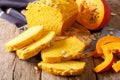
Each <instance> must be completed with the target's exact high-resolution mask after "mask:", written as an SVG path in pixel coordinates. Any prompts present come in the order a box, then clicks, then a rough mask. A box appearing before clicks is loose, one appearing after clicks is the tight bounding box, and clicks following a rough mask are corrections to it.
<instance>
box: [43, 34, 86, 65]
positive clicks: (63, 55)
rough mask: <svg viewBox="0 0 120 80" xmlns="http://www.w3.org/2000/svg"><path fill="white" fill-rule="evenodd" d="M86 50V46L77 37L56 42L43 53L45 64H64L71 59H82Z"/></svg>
mask: <svg viewBox="0 0 120 80" xmlns="http://www.w3.org/2000/svg"><path fill="white" fill-rule="evenodd" d="M84 49H85V44H84V43H83V42H81V41H80V40H79V39H78V38H76V36H72V37H69V38H67V39H64V40H60V41H56V42H55V43H54V45H53V46H51V47H50V48H47V49H44V50H42V51H41V57H42V60H43V62H49V63H54V62H62V61H68V60H71V59H80V58H81V57H82V55H83V54H82V53H83V51H84Z"/></svg>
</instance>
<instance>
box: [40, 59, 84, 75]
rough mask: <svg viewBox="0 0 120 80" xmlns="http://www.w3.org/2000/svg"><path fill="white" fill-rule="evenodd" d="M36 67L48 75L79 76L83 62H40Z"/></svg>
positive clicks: (82, 68)
mask: <svg viewBox="0 0 120 80" xmlns="http://www.w3.org/2000/svg"><path fill="white" fill-rule="evenodd" d="M38 67H39V68H41V69H42V70H45V71H46V72H48V73H51V74H54V75H60V76H70V75H79V74H81V73H82V71H83V70H84V67H85V62H80V61H67V62H61V63H45V62H40V63H39V64H38Z"/></svg>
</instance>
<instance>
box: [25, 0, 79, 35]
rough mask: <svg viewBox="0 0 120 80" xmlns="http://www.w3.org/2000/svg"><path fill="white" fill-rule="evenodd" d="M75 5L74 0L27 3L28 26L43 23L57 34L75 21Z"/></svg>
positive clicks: (40, 0) (42, 0) (41, 0)
mask: <svg viewBox="0 0 120 80" xmlns="http://www.w3.org/2000/svg"><path fill="white" fill-rule="evenodd" d="M76 15H77V5H76V3H75V1H74V0H39V1H35V2H32V3H30V4H28V6H27V11H26V19H27V23H28V28H30V27H33V26H37V25H43V26H44V30H48V31H49V30H54V31H56V33H57V34H58V35H59V34H60V33H61V32H63V31H64V30H66V29H67V28H68V27H70V26H71V25H72V24H73V23H74V22H75V17H76Z"/></svg>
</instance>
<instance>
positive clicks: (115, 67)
mask: <svg viewBox="0 0 120 80" xmlns="http://www.w3.org/2000/svg"><path fill="white" fill-rule="evenodd" d="M112 68H113V70H114V71H115V72H118V71H120V60H119V61H117V62H116V63H114V64H113V65H112Z"/></svg>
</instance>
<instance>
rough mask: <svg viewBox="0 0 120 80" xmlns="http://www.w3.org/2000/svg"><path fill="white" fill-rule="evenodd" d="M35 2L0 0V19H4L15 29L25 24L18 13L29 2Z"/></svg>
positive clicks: (28, 0)
mask: <svg viewBox="0 0 120 80" xmlns="http://www.w3.org/2000/svg"><path fill="white" fill-rule="evenodd" d="M32 1H35V0H0V18H2V19H5V20H7V21H9V22H11V23H13V24H15V25H16V26H17V27H22V26H24V25H25V24H27V22H26V19H25V16H24V15H22V14H21V13H20V12H19V11H20V10H22V9H25V8H26V6H27V4H28V3H29V2H32Z"/></svg>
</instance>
